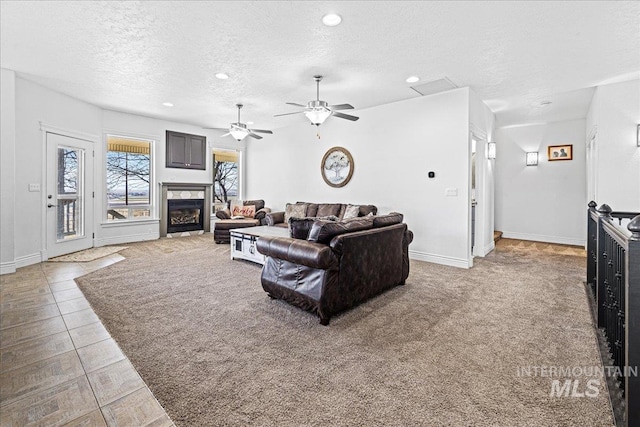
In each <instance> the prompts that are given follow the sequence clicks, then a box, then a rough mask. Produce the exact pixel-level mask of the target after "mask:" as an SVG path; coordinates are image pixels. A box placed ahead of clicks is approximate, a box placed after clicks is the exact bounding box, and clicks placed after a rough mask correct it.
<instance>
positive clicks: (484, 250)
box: [473, 240, 496, 258]
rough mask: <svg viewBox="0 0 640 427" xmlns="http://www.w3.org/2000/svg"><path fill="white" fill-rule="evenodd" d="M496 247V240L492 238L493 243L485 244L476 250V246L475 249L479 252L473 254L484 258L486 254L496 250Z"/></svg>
mask: <svg viewBox="0 0 640 427" xmlns="http://www.w3.org/2000/svg"><path fill="white" fill-rule="evenodd" d="M495 247H496V242H494V241H493V240H492V241H491V243H489V244H487V245H485V246H484V247H483V248H482V249H481V250H478V251H476V250H475V248H474V251H475V252H477V253H476V254H474V255H473V256H477V257H480V258H484V257H485V256H487V255H488V254H489V252H491V251H492V250H494V249H495Z"/></svg>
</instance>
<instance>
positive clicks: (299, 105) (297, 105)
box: [285, 102, 306, 108]
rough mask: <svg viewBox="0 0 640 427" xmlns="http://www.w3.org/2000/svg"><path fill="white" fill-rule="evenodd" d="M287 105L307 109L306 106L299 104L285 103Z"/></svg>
mask: <svg viewBox="0 0 640 427" xmlns="http://www.w3.org/2000/svg"><path fill="white" fill-rule="evenodd" d="M285 104H287V105H295V106H296V107H302V108H305V107H306V105H302V104H298V103H296V102H285Z"/></svg>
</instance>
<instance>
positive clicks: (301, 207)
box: [284, 203, 309, 224]
mask: <svg viewBox="0 0 640 427" xmlns="http://www.w3.org/2000/svg"><path fill="white" fill-rule="evenodd" d="M307 206H309V205H308V204H307V203H296V204H295V205H292V204H291V203H287V205H286V208H285V210H284V223H285V224H288V223H289V218H291V217H293V218H304V217H306V216H307Z"/></svg>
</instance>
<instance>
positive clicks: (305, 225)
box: [289, 216, 338, 240]
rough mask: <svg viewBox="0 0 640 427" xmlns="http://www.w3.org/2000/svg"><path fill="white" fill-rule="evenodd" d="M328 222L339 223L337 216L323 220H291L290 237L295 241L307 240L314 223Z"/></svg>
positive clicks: (307, 218)
mask: <svg viewBox="0 0 640 427" xmlns="http://www.w3.org/2000/svg"><path fill="white" fill-rule="evenodd" d="M318 219H322V220H326V221H337V220H338V217H337V216H325V217H322V218H312V217H305V218H294V217H291V218H289V236H290V237H293V238H294V239H303V240H307V238H308V237H309V231H311V227H313V223H314V222H315V221H316V220H318Z"/></svg>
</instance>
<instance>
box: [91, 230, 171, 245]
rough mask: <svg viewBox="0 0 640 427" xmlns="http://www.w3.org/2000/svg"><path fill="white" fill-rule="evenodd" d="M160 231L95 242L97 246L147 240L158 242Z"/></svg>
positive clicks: (107, 238)
mask: <svg viewBox="0 0 640 427" xmlns="http://www.w3.org/2000/svg"><path fill="white" fill-rule="evenodd" d="M159 238H160V231H159V230H158V231H156V232H154V233H139V234H126V235H123V236H112V237H102V238H98V239H96V240H95V246H96V247H100V246H107V245H121V244H123V243H134V242H143V241H147V240H158V239H159Z"/></svg>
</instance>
